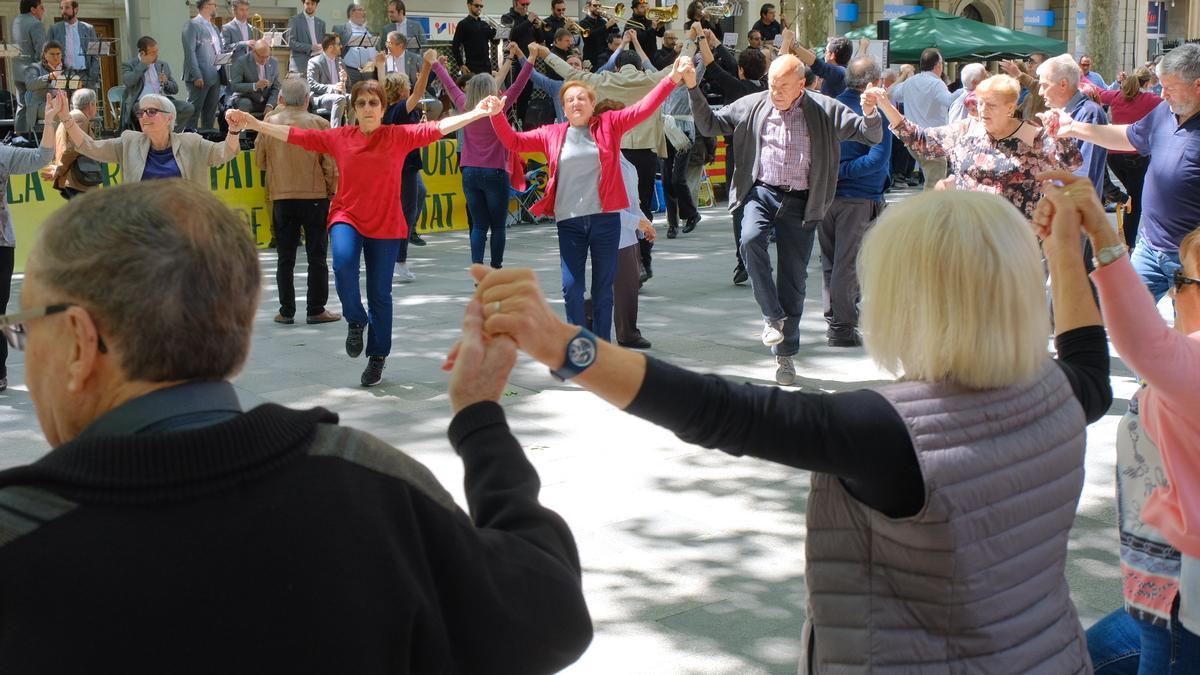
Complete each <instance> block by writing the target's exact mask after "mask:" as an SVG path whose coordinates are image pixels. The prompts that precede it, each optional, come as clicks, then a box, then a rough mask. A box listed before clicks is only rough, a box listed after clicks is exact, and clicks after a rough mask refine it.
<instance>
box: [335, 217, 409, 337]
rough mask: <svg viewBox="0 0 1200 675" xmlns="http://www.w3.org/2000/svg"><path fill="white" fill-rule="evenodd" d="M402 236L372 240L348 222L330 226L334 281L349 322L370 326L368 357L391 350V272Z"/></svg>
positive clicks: (343, 312)
mask: <svg viewBox="0 0 1200 675" xmlns="http://www.w3.org/2000/svg"><path fill="white" fill-rule="evenodd" d="M401 241H402V240H401V239H372V238H370V237H364V236H362V235H361V234H359V233H358V230H356V229H354V227H353V226H351V225H350V224H348V223H334V224H333V227H331V228H330V229H329V243H330V250H331V252H332V258H333V281H334V286H335V287H336V288H337V294H338V299H339V300H341V301H342V315H343V316H345V317H346V321H347V322H349V323H353V324H358V325H360V326H367V350H366V351H367V356H387V355H388V354H389V353H391V351H392V272H393V270H394V269H395V264H396V253H397V251H399V250H400V242H401ZM360 257H361V258H363V259H365V262H366V272H367V308H368V309H367V310H364V309H363V304H362V291H361V290H360V289H359V285H358V280H359V277H360V276H361V274H360V272H361V270H362V267H361V266H360V264H359V258H360Z"/></svg>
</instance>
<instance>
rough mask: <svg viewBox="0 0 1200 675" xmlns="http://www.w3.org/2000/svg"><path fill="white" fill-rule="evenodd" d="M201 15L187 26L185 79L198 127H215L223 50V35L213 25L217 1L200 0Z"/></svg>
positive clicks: (184, 59) (184, 57)
mask: <svg viewBox="0 0 1200 675" xmlns="http://www.w3.org/2000/svg"><path fill="white" fill-rule="evenodd" d="M196 6H197V14H196V16H195V18H193V19H192V20H191V21H188V22H187V25H186V26H184V29H183V79H184V81H185V82H187V88H188V103H190V104H191V105H192V108H194V109H195V111H196V126H197V127H198V128H200V129H215V128H216V126H217V125H216V118H217V104H218V103H219V102H220V98H221V95H220V90H221V74H220V72H219V69H218V68H217V65H216V59H217V55H218V54H220V53H221V35H220V34H219V33H218V32H217V27H216V26H215V25H213V22H212V18H213V15H214V14H216V13H217V4H216V1H215V0H196Z"/></svg>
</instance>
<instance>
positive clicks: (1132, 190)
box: [1108, 152, 1150, 248]
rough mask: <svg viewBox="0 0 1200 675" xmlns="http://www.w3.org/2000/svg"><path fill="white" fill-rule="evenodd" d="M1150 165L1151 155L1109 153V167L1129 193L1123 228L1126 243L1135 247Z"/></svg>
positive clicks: (1130, 246)
mask: <svg viewBox="0 0 1200 675" xmlns="http://www.w3.org/2000/svg"><path fill="white" fill-rule="evenodd" d="M1149 166H1150V157H1149V156H1145V157H1143V156H1142V155H1139V154H1137V153H1136V152H1131V153H1128V154H1126V153H1123V152H1122V153H1113V152H1110V153H1108V168H1110V169H1112V172H1113V173H1114V174H1116V176H1117V180H1119V181H1121V185H1124V186H1125V192H1127V193H1129V202H1130V203H1129V213H1127V214H1125V219H1124V220H1123V221H1122V229H1124V230H1125V245H1126V246H1128V247H1129V248H1133V245H1134V244H1135V243H1137V231H1138V225H1139V224H1140V223H1141V221H1142V184H1143V183H1145V182H1146V169H1147V168H1149Z"/></svg>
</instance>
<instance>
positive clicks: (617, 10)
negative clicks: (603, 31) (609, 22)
mask: <svg viewBox="0 0 1200 675" xmlns="http://www.w3.org/2000/svg"><path fill="white" fill-rule="evenodd" d="M600 14H601V15H602V16H605V17H608V16H614V17H617V18H620V17H622V16H625V3H623V2H618V3H617V4H615V5H611V6H610V5H600Z"/></svg>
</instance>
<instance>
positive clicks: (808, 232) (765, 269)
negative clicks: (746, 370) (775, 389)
mask: <svg viewBox="0 0 1200 675" xmlns="http://www.w3.org/2000/svg"><path fill="white" fill-rule="evenodd" d="M807 204H808V191H804V192H784V191H783V190H779V189H776V188H773V187H769V186H766V185H762V184H757V185H755V186H754V187H753V188H752V189H751V190H750V194H748V195H747V196H746V200H745V201H744V202H742V204H741V206H739V207H738V208H737V210H736V211H735V213H734V216H733V217H734V221H735V222H736V221H737V220H738V219H739V218H740V220H741V223H742V242H741V249H742V260H744V261H745V263H746V272H747V273H748V274H749V275H750V286H751V288H752V289H753V290H754V300H755V301H756V302H758V307H759V310H760V311H761V312H762V316H763V320H764V321H771V322H774V323H780V322H781V323H782V324H783V328H782V332H783V342H780V343H779V344H777V345H775V346H774V347H772V348H771V353H773V354H775V355H777V356H792V355H793V354H795V353H796V352H798V351H800V314H801V312H803V311H804V295H805V292H806V290H807V289H806V287H807V285H808V259H809V258H810V257H811V256H812V249H813V241H814V240H815V239H816V232H817V228H816V225H815V224H814V225H813V226H811V227H810V226H809V225H807V224H806V223H805V222H804V208H805V206H807ZM772 226H774V227H775V249H776V253H777V254H778V255H777V258H778V259H779V282H778V285H776V281H775V279H774V278H773V277H772V274H771V272H772V270H771V252H770V250H769V249H768V248H767V232H768V231H769V230H770V229H771V227H772Z"/></svg>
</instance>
